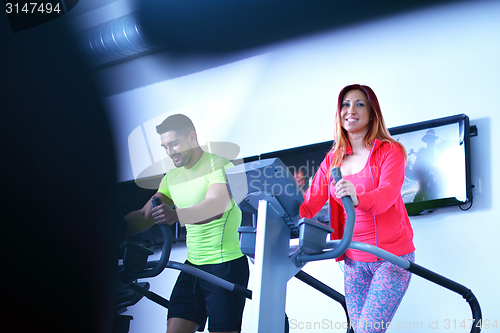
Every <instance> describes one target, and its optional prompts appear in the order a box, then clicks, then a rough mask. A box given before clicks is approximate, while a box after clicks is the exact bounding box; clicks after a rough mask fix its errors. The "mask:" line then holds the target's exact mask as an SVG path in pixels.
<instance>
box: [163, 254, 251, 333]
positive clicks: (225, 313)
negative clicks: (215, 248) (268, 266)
mask: <svg viewBox="0 0 500 333" xmlns="http://www.w3.org/2000/svg"><path fill="white" fill-rule="evenodd" d="M185 264H187V265H191V266H193V267H196V268H199V269H201V270H203V271H205V272H207V273H210V274H213V275H215V276H218V277H220V278H222V279H224V280H226V281H229V282H232V283H235V284H238V285H240V286H242V287H245V288H246V287H247V286H248V277H249V268H248V260H247V257H246V256H243V257H241V258H238V259H235V260H232V261H228V262H225V263H222V264H211V265H194V264H191V263H190V262H188V261H187V260H186V262H185ZM245 301H246V298H245V297H244V296H241V295H240V294H237V293H235V292H232V291H229V290H226V289H224V288H221V287H218V286H216V285H214V284H212V283H210V282H208V281H205V280H202V279H200V278H197V277H194V276H192V275H191V274H188V273H184V272H181V273H180V274H179V277H178V278H177V282H176V283H175V286H174V289H173V291H172V295H171V296H170V301H169V304H168V318H169V319H170V318H182V319H186V320H190V321H193V322H195V323H197V324H198V325H199V326H200V327H199V328H198V331H200V332H203V331H204V329H205V323H206V321H207V317H208V318H209V319H208V330H209V331H211V332H225V331H241V321H242V317H243V308H244V307H245Z"/></svg>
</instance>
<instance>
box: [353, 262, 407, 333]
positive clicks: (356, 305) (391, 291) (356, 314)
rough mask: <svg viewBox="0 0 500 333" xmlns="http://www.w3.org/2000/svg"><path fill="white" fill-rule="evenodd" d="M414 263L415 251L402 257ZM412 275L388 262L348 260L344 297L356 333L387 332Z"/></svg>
mask: <svg viewBox="0 0 500 333" xmlns="http://www.w3.org/2000/svg"><path fill="white" fill-rule="evenodd" d="M401 258H403V259H406V260H410V261H415V252H412V253H410V254H406V255H403V256H401ZM410 278H411V273H410V272H408V271H406V270H404V269H402V268H401V267H399V266H396V265H394V264H392V263H390V262H388V261H385V260H382V261H379V262H359V261H354V260H352V259H349V258H347V257H346V259H345V272H344V283H345V295H346V304H347V311H348V313H349V319H350V321H351V326H352V327H353V329H354V331H355V332H356V333H374V332H377V333H379V332H385V331H386V330H387V328H388V327H390V324H388V323H390V322H391V320H392V318H393V317H394V314H395V313H396V310H397V308H398V307H399V304H400V303H401V300H402V299H403V296H404V295H405V293H406V290H407V289H408V286H409V284H410Z"/></svg>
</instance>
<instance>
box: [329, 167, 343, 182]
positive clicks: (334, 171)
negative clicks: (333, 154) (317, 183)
mask: <svg viewBox="0 0 500 333" xmlns="http://www.w3.org/2000/svg"><path fill="white" fill-rule="evenodd" d="M330 172H331V173H332V177H333V179H334V180H335V182H338V181H339V180H341V179H342V172H341V171H340V168H339V167H333V169H332V170H331V171H330Z"/></svg>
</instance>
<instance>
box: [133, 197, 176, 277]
mask: <svg viewBox="0 0 500 333" xmlns="http://www.w3.org/2000/svg"><path fill="white" fill-rule="evenodd" d="M151 203H152V204H153V207H156V206H159V205H161V204H162V202H161V200H160V198H156V197H155V198H153V200H151ZM159 227H160V231H161V234H162V236H163V246H162V249H161V256H160V260H158V261H156V262H155V265H154V266H153V267H152V269H150V270H146V271H143V272H139V273H128V274H126V275H125V276H124V278H125V279H129V280H136V279H141V278H150V277H153V276H157V275H159V274H160V273H161V272H162V271H163V269H164V268H165V267H167V263H168V261H169V259H170V251H171V250H172V243H173V237H172V231H171V230H170V226H168V225H166V224H161V225H160V226H159Z"/></svg>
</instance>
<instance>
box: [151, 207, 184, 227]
mask: <svg viewBox="0 0 500 333" xmlns="http://www.w3.org/2000/svg"><path fill="white" fill-rule="evenodd" d="M151 216H153V219H154V221H155V223H156V224H168V225H172V224H174V223H177V222H179V218H178V216H177V212H176V211H175V209H172V208H170V207H169V206H168V205H167V204H164V203H162V204H161V205H158V206H156V207H153V208H152V209H151Z"/></svg>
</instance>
